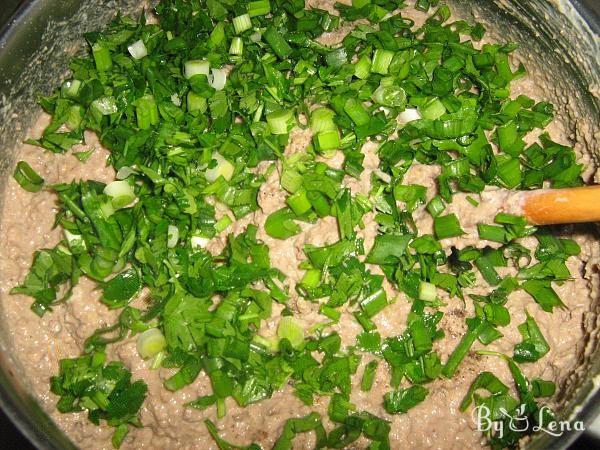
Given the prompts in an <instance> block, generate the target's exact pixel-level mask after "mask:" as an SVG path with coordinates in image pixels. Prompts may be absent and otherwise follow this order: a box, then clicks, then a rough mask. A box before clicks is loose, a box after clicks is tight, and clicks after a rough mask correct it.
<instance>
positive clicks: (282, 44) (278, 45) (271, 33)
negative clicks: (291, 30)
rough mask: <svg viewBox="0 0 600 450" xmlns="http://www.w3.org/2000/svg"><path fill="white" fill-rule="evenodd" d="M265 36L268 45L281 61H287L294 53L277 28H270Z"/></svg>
mask: <svg viewBox="0 0 600 450" xmlns="http://www.w3.org/2000/svg"><path fill="white" fill-rule="evenodd" d="M263 36H264V38H265V41H267V44H269V46H270V47H271V48H272V49H273V51H274V52H275V54H276V55H277V56H278V57H279V58H280V59H285V58H287V57H288V56H290V54H291V53H292V47H290V45H289V44H288V43H287V41H286V40H285V38H284V37H283V36H282V35H281V33H279V31H278V30H277V28H275V27H273V26H270V27H269V28H267V31H265V33H264V35H263Z"/></svg>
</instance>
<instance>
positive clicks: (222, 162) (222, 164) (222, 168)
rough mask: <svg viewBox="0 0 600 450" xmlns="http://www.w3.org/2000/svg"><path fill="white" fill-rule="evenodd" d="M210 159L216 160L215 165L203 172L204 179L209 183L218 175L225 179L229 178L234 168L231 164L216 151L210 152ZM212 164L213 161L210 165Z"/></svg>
mask: <svg viewBox="0 0 600 450" xmlns="http://www.w3.org/2000/svg"><path fill="white" fill-rule="evenodd" d="M212 159H213V160H215V161H216V165H214V166H213V167H211V168H209V169H206V172H204V177H205V178H206V181H208V182H209V183H214V182H215V181H216V180H217V178H219V177H223V178H224V179H225V180H226V181H229V180H231V177H232V176H233V171H234V169H235V168H234V166H233V164H231V163H230V162H229V161H227V160H226V159H225V158H223V157H222V156H221V155H220V154H219V153H217V152H214V153H213V154H212ZM212 164H214V163H212V161H211V165H212Z"/></svg>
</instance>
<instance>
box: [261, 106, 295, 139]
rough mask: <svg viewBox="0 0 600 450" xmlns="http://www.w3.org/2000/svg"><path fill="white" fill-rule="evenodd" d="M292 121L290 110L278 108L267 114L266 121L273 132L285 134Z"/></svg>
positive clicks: (292, 115)
mask: <svg viewBox="0 0 600 450" xmlns="http://www.w3.org/2000/svg"><path fill="white" fill-rule="evenodd" d="M294 122H295V121H294V113H293V111H292V110H287V109H280V110H278V111H273V112H270V113H268V114H267V123H268V124H269V128H270V129H271V133H273V134H287V133H288V132H289V131H290V129H291V128H292V126H293V125H294Z"/></svg>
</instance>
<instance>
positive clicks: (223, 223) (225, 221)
mask: <svg viewBox="0 0 600 450" xmlns="http://www.w3.org/2000/svg"><path fill="white" fill-rule="evenodd" d="M232 223H233V219H232V218H231V217H229V216H228V215H224V216H223V217H221V218H220V219H219V220H218V221H217V223H215V231H216V232H217V233H220V232H222V231H225V230H226V229H227V228H228V227H229V225H231V224H232Z"/></svg>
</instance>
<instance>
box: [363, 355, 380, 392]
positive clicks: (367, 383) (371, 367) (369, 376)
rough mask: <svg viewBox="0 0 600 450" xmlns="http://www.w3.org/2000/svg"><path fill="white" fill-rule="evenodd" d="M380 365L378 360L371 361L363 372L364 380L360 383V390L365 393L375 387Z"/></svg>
mask: <svg viewBox="0 0 600 450" xmlns="http://www.w3.org/2000/svg"><path fill="white" fill-rule="evenodd" d="M378 365H379V363H378V362H377V360H376V359H374V360H372V361H369V362H368V363H367V365H366V366H365V370H364V372H363V376H362V379H361V381H360V390H361V391H363V392H368V391H370V390H371V388H372V387H373V383H374V382H375V375H376V373H377V366H378Z"/></svg>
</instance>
